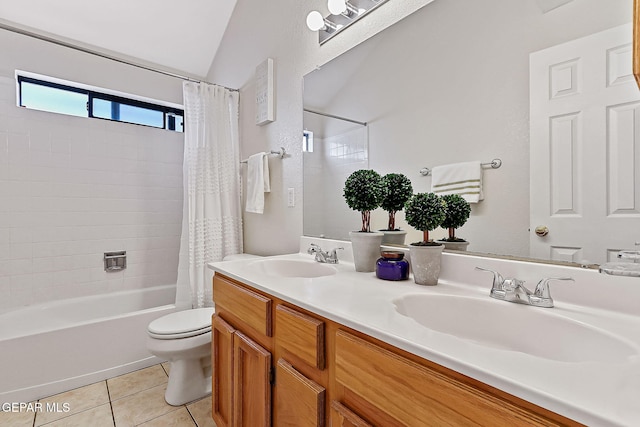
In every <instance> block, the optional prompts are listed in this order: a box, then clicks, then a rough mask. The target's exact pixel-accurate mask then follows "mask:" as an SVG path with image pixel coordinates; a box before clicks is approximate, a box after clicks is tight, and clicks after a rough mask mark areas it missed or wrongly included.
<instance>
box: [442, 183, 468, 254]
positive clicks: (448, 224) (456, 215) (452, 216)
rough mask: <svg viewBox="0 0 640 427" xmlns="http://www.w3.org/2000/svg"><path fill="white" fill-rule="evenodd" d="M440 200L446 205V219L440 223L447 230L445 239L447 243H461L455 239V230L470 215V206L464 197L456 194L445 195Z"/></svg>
mask: <svg viewBox="0 0 640 427" xmlns="http://www.w3.org/2000/svg"><path fill="white" fill-rule="evenodd" d="M442 199H443V200H444V201H445V203H446V204H447V209H446V217H445V219H444V221H442V224H441V226H442V227H443V228H448V229H449V238H448V239H445V240H447V241H449V242H456V241H458V242H459V241H463V240H462V239H458V238H456V228H460V227H462V226H463V225H464V224H465V223H466V222H467V220H468V219H469V215H470V214H471V206H470V205H469V202H467V201H466V200H465V199H464V197H462V196H459V195H457V194H446V195H444V196H442Z"/></svg>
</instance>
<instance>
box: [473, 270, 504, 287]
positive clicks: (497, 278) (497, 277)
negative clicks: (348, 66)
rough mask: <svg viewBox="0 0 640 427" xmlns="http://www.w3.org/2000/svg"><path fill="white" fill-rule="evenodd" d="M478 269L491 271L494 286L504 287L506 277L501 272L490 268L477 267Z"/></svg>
mask: <svg viewBox="0 0 640 427" xmlns="http://www.w3.org/2000/svg"><path fill="white" fill-rule="evenodd" d="M476 270H480V271H488V272H489V273H493V287H494V288H500V289H502V285H503V283H504V277H502V275H501V274H500V273H498V272H497V271H494V270H489V269H488V268H482V267H476Z"/></svg>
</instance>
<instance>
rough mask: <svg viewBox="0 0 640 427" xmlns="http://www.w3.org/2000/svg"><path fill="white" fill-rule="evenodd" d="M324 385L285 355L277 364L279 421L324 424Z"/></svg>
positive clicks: (295, 425) (308, 426) (303, 426)
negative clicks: (296, 367)
mask: <svg viewBox="0 0 640 427" xmlns="http://www.w3.org/2000/svg"><path fill="white" fill-rule="evenodd" d="M324 402H325V389H324V388H323V387H322V386H320V385H319V384H317V383H315V382H314V381H311V380H310V379H309V378H307V377H305V376H304V375H302V374H301V373H300V372H298V371H297V370H296V369H295V368H294V367H293V366H291V364H289V363H288V362H287V361H285V360H284V359H280V360H278V365H277V367H276V410H275V414H276V417H277V421H276V423H275V424H276V425H277V426H278V427H285V426H291V427H321V426H324V404H325V403H324Z"/></svg>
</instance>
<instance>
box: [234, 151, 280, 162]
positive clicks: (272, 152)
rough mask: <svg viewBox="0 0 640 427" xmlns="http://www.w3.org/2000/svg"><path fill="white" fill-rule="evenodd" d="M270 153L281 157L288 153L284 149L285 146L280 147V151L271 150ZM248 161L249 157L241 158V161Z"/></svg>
mask: <svg viewBox="0 0 640 427" xmlns="http://www.w3.org/2000/svg"><path fill="white" fill-rule="evenodd" d="M269 154H273V155H276V156H278V157H280V158H281V159H284V156H286V155H287V152H286V150H285V149H284V147H280V151H275V150H271V151H270V152H269ZM248 161H249V160H248V159H246V160H240V163H247V162H248Z"/></svg>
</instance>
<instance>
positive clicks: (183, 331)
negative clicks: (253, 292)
mask: <svg viewBox="0 0 640 427" xmlns="http://www.w3.org/2000/svg"><path fill="white" fill-rule="evenodd" d="M248 258H259V257H258V256H256V255H250V254H236V255H229V256H227V257H225V258H224V260H225V261H231V260H238V259H248ZM214 313H215V309H214V308H213V307H205V308H194V309H190V310H183V311H177V312H175V313H171V314H167V315H166V316H162V317H160V318H158V319H156V320H154V321H152V322H151V323H149V326H148V328H147V349H148V350H149V352H150V353H151V354H153V355H154V356H157V357H159V358H161V359H164V360H168V361H169V362H171V369H170V370H169V383H168V384H167V391H166V392H165V394H164V399H165V400H166V401H167V403H168V404H169V405H173V406H180V405H184V404H185V403H187V402H191V401H194V400H197V399H200V398H203V397H205V396H206V395H208V394H210V393H211V316H213V314H214Z"/></svg>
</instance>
